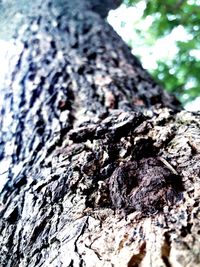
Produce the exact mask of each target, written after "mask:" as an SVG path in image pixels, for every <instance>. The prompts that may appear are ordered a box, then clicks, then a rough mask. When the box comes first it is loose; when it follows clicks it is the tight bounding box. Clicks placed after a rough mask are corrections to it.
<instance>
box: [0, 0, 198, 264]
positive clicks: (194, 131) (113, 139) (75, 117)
mask: <svg viewBox="0 0 200 267" xmlns="http://www.w3.org/2000/svg"><path fill="white" fill-rule="evenodd" d="M118 4H119V1H109V0H105V1H95V5H94V1H89V0H88V1H87V0H84V1H64V0H61V1H48V2H47V1H46V2H45V1H43V2H42V1H39V0H37V1H34V3H31V7H32V8H30V9H26V6H20V5H19V6H18V7H16V8H18V11H19V12H20V14H21V17H20V16H18V17H20V18H21V21H20V20H19V21H18V23H17V24H16V28H15V29H14V33H13V31H12V36H13V39H12V40H10V41H11V42H13V46H14V47H15V51H14V53H11V51H10V50H9V49H8V54H7V60H8V61H9V72H8V73H6V76H5V77H4V83H3V84H1V97H2V99H3V101H2V105H1V106H0V110H1V118H0V124H1V142H0V151H1V154H0V160H1V162H0V167H1V174H0V176H1V179H4V180H5V181H6V183H5V185H4V187H3V189H2V192H1V215H0V218H1V220H0V240H1V248H0V265H1V266H6V267H7V266H12V267H13V266H29V267H31V266H34V267H35V266H87V267H93V266H128V267H133V266H140V267H141V266H145V267H146V266H159V267H160V266H167V267H168V266H187V267H189V266H191V267H194V266H199V265H200V256H199V255H200V254H199V250H200V244H199V234H200V223H199V219H200V217H199V216H200V214H199V211H200V210H199V200H200V197H199V196H200V182H199V170H200V168H199V167H200V163H199V158H200V138H199V136H200V115H199V113H190V112H186V111H184V110H181V107H180V105H179V103H178V101H177V100H176V99H175V98H174V97H172V96H170V95H169V94H167V93H166V92H164V91H163V90H162V88H161V87H160V86H159V85H157V84H156V83H155V82H154V81H153V80H152V78H151V77H150V75H149V74H148V73H147V72H146V71H145V70H144V69H143V68H142V66H141V64H140V62H139V61H138V59H137V58H135V57H134V56H133V55H132V54H131V52H130V50H129V48H128V47H127V46H126V45H125V44H124V43H123V41H122V40H121V39H120V37H119V36H118V35H117V34H116V33H115V32H114V31H113V29H112V28H111V27H110V26H109V25H108V24H107V23H106V22H105V21H104V18H105V16H106V14H107V12H108V10H109V9H110V8H112V7H113V8H114V7H116V6H117V5H118ZM38 6H39V9H38ZM36 10H37V12H36Z"/></svg>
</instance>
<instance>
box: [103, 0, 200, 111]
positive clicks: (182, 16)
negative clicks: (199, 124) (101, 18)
mask: <svg viewBox="0 0 200 267" xmlns="http://www.w3.org/2000/svg"><path fill="white" fill-rule="evenodd" d="M107 20H108V22H109V23H110V24H111V25H112V26H113V27H114V29H115V30H116V31H117V32H118V34H119V35H121V37H122V38H123V40H124V41H125V42H126V43H127V44H128V45H129V46H130V47H131V49H132V52H133V54H134V55H136V56H138V57H139V58H140V60H141V62H142V64H143V67H144V68H145V69H147V70H148V71H149V72H150V73H151V74H152V75H153V76H154V78H155V79H156V80H157V81H158V82H159V83H160V84H161V85H163V87H164V88H165V89H166V90H168V91H170V92H172V93H174V94H175V95H176V96H177V98H178V99H179V100H180V101H181V102H182V103H183V105H184V107H185V108H186V109H187V110H190V111H198V110H200V0H124V1H123V4H122V5H121V6H120V7H119V8H118V9H116V10H114V11H110V13H109V16H108V18H107Z"/></svg>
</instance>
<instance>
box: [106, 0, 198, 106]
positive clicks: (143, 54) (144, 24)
mask: <svg viewBox="0 0 200 267" xmlns="http://www.w3.org/2000/svg"><path fill="white" fill-rule="evenodd" d="M144 9H145V3H144V2H139V3H138V4H137V5H135V6H133V7H126V5H124V4H122V5H121V6H120V7H119V8H118V9H116V10H112V11H110V13H109V16H108V22H109V23H110V24H111V25H112V26H113V28H114V29H115V30H116V32H117V33H118V34H119V35H120V36H121V37H122V39H123V40H124V41H125V42H127V43H130V44H131V46H132V47H133V49H132V52H133V54H135V55H139V56H140V59H141V62H142V65H143V67H144V68H145V69H147V70H150V69H156V68H157V63H156V61H157V60H159V59H164V60H166V61H168V60H170V59H172V58H174V57H175V56H176V53H177V47H176V44H175V41H185V40H189V39H190V38H192V36H190V35H188V34H187V33H186V31H185V29H184V28H183V27H182V26H178V27H177V28H176V29H174V30H173V31H172V33H171V34H170V35H168V36H166V37H164V38H162V39H159V40H157V41H156V42H155V44H154V45H152V47H151V48H150V47H149V46H148V47H147V46H145V45H144V43H142V42H141V39H140V38H139V35H138V34H137V32H136V31H135V30H134V29H135V28H137V29H140V30H141V31H142V32H143V33H144V34H148V33H147V31H148V28H149V27H150V26H151V24H152V21H153V18H152V17H151V16H148V17H147V18H146V19H142V14H143V10H144ZM193 52H194V53H196V57H197V58H199V59H200V52H199V51H193ZM185 108H186V109H187V110H190V111H196V110H200V97H199V98H197V99H196V100H195V101H193V102H191V103H189V104H187V105H186V106H185Z"/></svg>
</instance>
